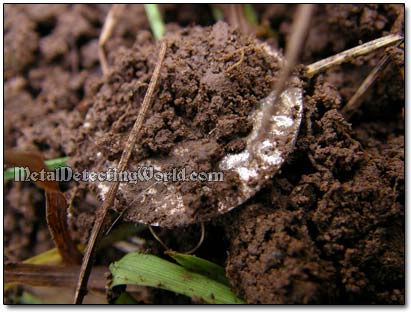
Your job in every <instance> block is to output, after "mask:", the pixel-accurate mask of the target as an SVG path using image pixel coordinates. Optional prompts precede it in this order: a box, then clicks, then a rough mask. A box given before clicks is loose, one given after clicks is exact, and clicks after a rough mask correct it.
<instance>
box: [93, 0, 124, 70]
mask: <svg viewBox="0 0 411 313" xmlns="http://www.w3.org/2000/svg"><path fill="white" fill-rule="evenodd" d="M123 10H124V4H113V6H112V7H111V8H110V11H109V12H108V14H107V17H106V20H105V21H104V25H103V30H102V31H101V34H100V38H99V39H98V56H99V59H100V64H101V70H102V72H103V75H106V74H107V72H108V68H109V67H108V62H107V57H106V52H105V50H104V47H105V45H106V42H107V40H108V39H109V38H110V37H111V34H112V33H113V29H114V26H115V25H116V24H117V21H118V19H119V17H120V15H121V13H122V12H123Z"/></svg>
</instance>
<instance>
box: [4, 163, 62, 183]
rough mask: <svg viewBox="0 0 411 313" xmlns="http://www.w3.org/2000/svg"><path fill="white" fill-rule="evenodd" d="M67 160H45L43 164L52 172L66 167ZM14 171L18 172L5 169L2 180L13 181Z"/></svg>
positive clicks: (13, 168)
mask: <svg viewBox="0 0 411 313" xmlns="http://www.w3.org/2000/svg"><path fill="white" fill-rule="evenodd" d="M68 159H69V157H63V158H57V159H52V160H47V161H45V162H44V163H46V165H47V167H48V168H49V170H51V171H54V170H55V169H58V168H60V167H63V166H66V165H67V161H68ZM16 169H17V170H19V168H15V167H12V168H9V169H7V170H6V171H5V172H4V174H3V177H4V180H5V181H6V180H9V179H13V178H14V171H15V170H16Z"/></svg>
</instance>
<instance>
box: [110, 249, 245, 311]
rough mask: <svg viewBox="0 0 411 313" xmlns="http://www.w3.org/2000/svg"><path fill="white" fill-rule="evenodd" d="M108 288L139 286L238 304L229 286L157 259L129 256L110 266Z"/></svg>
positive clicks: (217, 301) (154, 257) (206, 300)
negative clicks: (110, 275) (110, 276)
mask: <svg viewBox="0 0 411 313" xmlns="http://www.w3.org/2000/svg"><path fill="white" fill-rule="evenodd" d="M110 272H111V274H112V281H111V287H115V286H118V285H127V284H131V285H140V286H150V287H157V288H161V289H165V290H169V291H173V292H177V293H180V294H183V295H186V296H188V297H196V298H200V299H202V300H203V301H205V302H207V303H218V304H240V303H244V301H243V300H241V299H239V298H237V297H236V295H235V294H234V293H233V292H232V291H231V290H230V288H229V287H228V286H225V285H223V284H221V283H219V282H217V281H214V280H212V279H210V278H208V277H206V276H203V275H201V274H197V273H194V272H191V271H188V270H187V269H185V268H184V267H182V266H180V265H177V264H174V263H171V262H169V261H166V260H163V259H161V258H159V257H157V256H154V255H149V254H141V253H129V254H127V255H126V256H124V257H123V258H122V259H121V260H119V261H117V262H114V263H112V264H111V265H110Z"/></svg>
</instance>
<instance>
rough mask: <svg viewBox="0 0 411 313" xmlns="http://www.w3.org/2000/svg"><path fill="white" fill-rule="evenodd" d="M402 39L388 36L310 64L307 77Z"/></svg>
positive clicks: (396, 36) (397, 36) (398, 36)
mask: <svg viewBox="0 0 411 313" xmlns="http://www.w3.org/2000/svg"><path fill="white" fill-rule="evenodd" d="M403 39H404V38H403V37H402V36H400V35H388V36H385V37H381V38H378V39H375V40H372V41H370V42H367V43H365V44H362V45H360V46H357V47H354V48H352V49H348V50H345V51H343V52H340V53H338V54H336V55H333V56H331V57H329V58H326V59H323V60H321V61H318V62H315V63H313V64H310V65H308V66H307V67H306V71H307V76H308V77H312V76H314V75H316V74H318V73H320V72H324V71H325V70H327V69H329V68H330V67H332V66H335V65H338V64H341V63H344V62H349V61H350V60H352V59H354V58H356V57H359V56H361V55H366V54H369V53H371V52H373V51H375V50H377V49H380V48H383V47H386V46H390V45H393V44H395V43H397V42H398V41H401V40H403Z"/></svg>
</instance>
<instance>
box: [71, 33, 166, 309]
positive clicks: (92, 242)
mask: <svg viewBox="0 0 411 313" xmlns="http://www.w3.org/2000/svg"><path fill="white" fill-rule="evenodd" d="M166 49H167V45H166V43H165V42H164V41H163V42H162V43H161V48H160V53H159V56H158V61H157V64H156V67H155V69H154V72H153V76H152V77H151V80H150V84H149V86H148V89H147V92H146V95H145V97H144V100H143V104H142V105H141V109H140V112H139V114H138V116H137V119H136V121H135V123H134V126H133V128H132V130H131V132H130V135H129V137H128V140H127V144H126V146H125V148H124V151H123V154H122V155H121V159H120V162H119V164H118V166H117V172H119V173H120V172H123V171H124V170H125V169H126V167H127V164H128V161H129V159H130V156H131V153H132V151H133V148H134V145H135V143H136V141H137V138H138V137H139V135H140V130H141V127H142V125H143V122H144V118H145V116H146V113H147V110H148V108H149V106H150V103H151V101H152V98H153V93H154V90H155V88H156V85H157V81H158V78H159V76H160V69H161V66H162V64H163V60H164V57H165V54H166ZM119 185H120V182H119V181H116V182H114V183H112V184H111V186H110V189H109V191H108V192H107V195H106V197H105V200H104V202H103V204H102V206H101V207H100V210H99V212H98V213H97V215H96V220H95V222H94V226H93V229H92V231H91V235H90V239H89V242H88V244H87V247H86V250H85V252H84V258H83V263H82V264H81V270H80V274H79V279H78V284H77V287H76V293H75V297H74V303H75V304H80V303H81V302H82V301H83V298H84V296H85V295H86V294H87V280H88V278H89V276H90V271H91V266H92V264H93V259H94V256H95V252H96V243H97V241H98V240H99V239H100V237H101V236H102V234H104V228H105V226H106V224H108V225H110V224H111V223H112V221H111V219H110V220H109V221H106V216H107V213H108V210H109V209H110V208H111V207H112V205H113V203H114V198H115V196H116V193H117V190H118V187H119Z"/></svg>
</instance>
